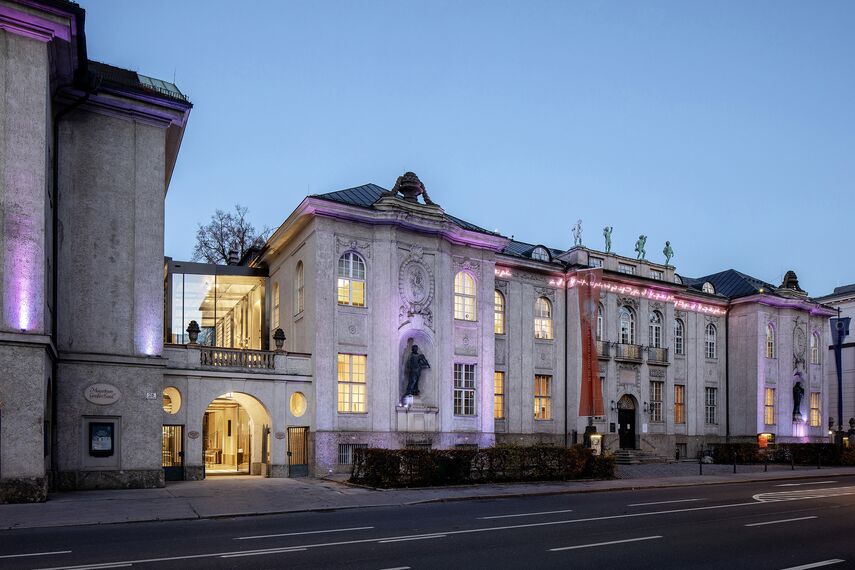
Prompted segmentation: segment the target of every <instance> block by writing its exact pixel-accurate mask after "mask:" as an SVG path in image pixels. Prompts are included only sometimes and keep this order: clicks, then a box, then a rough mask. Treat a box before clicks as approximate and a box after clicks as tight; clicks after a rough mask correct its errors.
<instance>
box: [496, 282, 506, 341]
mask: <svg viewBox="0 0 855 570" xmlns="http://www.w3.org/2000/svg"><path fill="white" fill-rule="evenodd" d="M493 316H494V320H493V332H494V333H496V334H505V296H504V295H502V294H501V293H500V292H499V291H498V290H496V291H495V293H494V294H493Z"/></svg>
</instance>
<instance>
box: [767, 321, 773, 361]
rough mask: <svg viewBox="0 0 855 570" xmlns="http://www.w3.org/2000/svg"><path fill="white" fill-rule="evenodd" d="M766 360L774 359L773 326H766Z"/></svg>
mask: <svg viewBox="0 0 855 570" xmlns="http://www.w3.org/2000/svg"><path fill="white" fill-rule="evenodd" d="M766 358H775V326H774V325H773V324H772V323H769V324H768V325H766Z"/></svg>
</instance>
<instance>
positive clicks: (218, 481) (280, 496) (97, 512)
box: [0, 463, 855, 530]
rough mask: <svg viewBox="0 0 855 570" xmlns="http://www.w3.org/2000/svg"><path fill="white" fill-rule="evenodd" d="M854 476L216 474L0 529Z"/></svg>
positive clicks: (690, 469)
mask: <svg viewBox="0 0 855 570" xmlns="http://www.w3.org/2000/svg"><path fill="white" fill-rule="evenodd" d="M817 476H819V477H829V478H831V477H846V476H855V467H829V468H823V469H821V470H818V469H816V467H804V466H801V467H796V470H795V471H792V470H791V469H790V467H789V466H778V465H770V466H769V472H768V473H764V472H763V466H762V465H754V466H749V465H739V466H737V473H736V474H733V467H732V466H730V465H704V475H703V476H699V475H698V465H697V463H677V464H670V465H656V464H654V465H630V466H619V469H618V477H619V478H618V479H614V480H611V481H571V482H543V483H510V484H497V485H471V486H460V487H445V488H427V489H395V490H374V489H366V488H361V487H354V486H350V485H346V484H344V482H343V480H344V477H343V476H342V477H340V478H339V480H328V479H327V480H323V479H308V478H306V479H263V478H260V477H214V478H209V479H207V480H205V481H182V482H176V483H169V484H167V486H166V487H165V488H163V489H136V490H116V491H75V492H69V493H53V494H51V495H50V498H49V500H48V501H47V502H46V503H40V504H25V505H0V529H2V530H8V529H15V528H37V527H53V526H75V525H92V524H110V523H123V522H142V521H164V520H191V519H200V518H214V517H228V516H242V515H255V514H276V513H288V512H301V511H319V510H334V509H348V508H358V507H379V506H394V505H407V504H415V503H427V502H440V501H458V500H468V499H477V498H500V497H515V496H525V495H549V494H564V493H584V492H597V491H613V490H621V489H647V488H657V487H681V486H694V485H714V484H721V483H744V482H749V481H764V480H780V479H798V478H807V477H817Z"/></svg>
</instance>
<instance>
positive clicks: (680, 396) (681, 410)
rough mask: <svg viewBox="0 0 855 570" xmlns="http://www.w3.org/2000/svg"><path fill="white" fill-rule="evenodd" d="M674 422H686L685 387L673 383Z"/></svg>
mask: <svg viewBox="0 0 855 570" xmlns="http://www.w3.org/2000/svg"><path fill="white" fill-rule="evenodd" d="M674 423H675V424H684V423H686V387H685V386H684V385H682V384H674Z"/></svg>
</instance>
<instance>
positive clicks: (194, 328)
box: [187, 321, 202, 344]
mask: <svg viewBox="0 0 855 570" xmlns="http://www.w3.org/2000/svg"><path fill="white" fill-rule="evenodd" d="M201 331H202V329H200V328H199V323H197V322H196V321H190V324H189V325H187V336H188V337H189V338H190V344H196V341H197V340H199V333H200V332H201Z"/></svg>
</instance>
